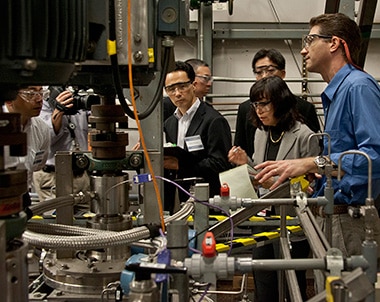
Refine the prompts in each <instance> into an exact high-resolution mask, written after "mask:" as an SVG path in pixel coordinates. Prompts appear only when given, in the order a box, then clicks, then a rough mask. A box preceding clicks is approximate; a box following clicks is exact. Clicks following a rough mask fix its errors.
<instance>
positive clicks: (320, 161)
mask: <svg viewBox="0 0 380 302" xmlns="http://www.w3.org/2000/svg"><path fill="white" fill-rule="evenodd" d="M329 163H330V161H329V159H328V158H327V157H325V156H317V157H316V158H314V164H315V165H316V166H317V168H318V173H319V174H325V168H326V165H327V164H329Z"/></svg>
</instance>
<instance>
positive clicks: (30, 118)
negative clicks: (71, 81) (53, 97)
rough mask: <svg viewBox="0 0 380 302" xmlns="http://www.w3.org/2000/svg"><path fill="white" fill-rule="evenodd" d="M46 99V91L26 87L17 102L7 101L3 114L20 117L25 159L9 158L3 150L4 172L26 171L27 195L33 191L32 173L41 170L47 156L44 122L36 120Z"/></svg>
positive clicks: (37, 87)
mask: <svg viewBox="0 0 380 302" xmlns="http://www.w3.org/2000/svg"><path fill="white" fill-rule="evenodd" d="M48 97H49V90H47V89H46V90H45V89H43V88H42V86H29V87H27V88H25V89H21V90H19V92H18V94H17V96H16V99H15V100H12V101H6V102H5V105H4V111H5V112H10V113H19V114H20V118H21V130H22V131H23V132H25V133H26V135H27V154H26V156H10V155H9V146H5V147H4V163H5V168H6V169H26V170H27V175H28V180H27V181H28V189H29V192H31V191H33V190H34V186H33V178H32V177H33V172H34V171H37V170H39V169H41V168H42V167H43V166H44V165H45V162H46V159H47V157H48V154H49V147H50V135H49V129H48V127H47V126H46V124H45V123H44V121H43V120H42V119H41V118H39V117H38V116H39V114H40V112H41V109H42V103H43V101H44V99H47V98H48Z"/></svg>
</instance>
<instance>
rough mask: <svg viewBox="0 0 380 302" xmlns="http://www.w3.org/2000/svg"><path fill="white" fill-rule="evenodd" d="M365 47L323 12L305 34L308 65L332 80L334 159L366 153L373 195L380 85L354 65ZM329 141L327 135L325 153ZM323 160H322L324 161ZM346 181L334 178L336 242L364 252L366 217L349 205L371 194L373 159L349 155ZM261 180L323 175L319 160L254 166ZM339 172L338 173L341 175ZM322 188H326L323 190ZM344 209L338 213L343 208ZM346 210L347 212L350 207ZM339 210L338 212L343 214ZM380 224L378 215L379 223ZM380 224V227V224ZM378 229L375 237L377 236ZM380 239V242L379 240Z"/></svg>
mask: <svg viewBox="0 0 380 302" xmlns="http://www.w3.org/2000/svg"><path fill="white" fill-rule="evenodd" d="M359 50H360V31H359V27H358V26H357V24H356V23H355V22H354V21H353V20H351V19H350V18H348V17H347V16H346V15H344V14H341V13H337V14H323V15H320V16H317V17H314V18H312V19H311V20H310V33H309V34H308V35H307V36H305V37H304V48H303V49H302V50H301V54H302V55H303V56H304V59H305V64H306V68H307V70H308V71H310V72H316V73H319V74H321V76H322V78H323V80H324V81H326V82H327V83H328V85H327V87H326V89H325V91H324V92H323V93H322V102H323V108H324V116H325V132H327V133H328V134H329V135H330V137H331V154H330V158H331V161H332V162H333V164H338V161H339V157H340V155H341V154H342V152H344V151H348V150H358V151H362V152H365V153H366V154H368V156H369V157H370V158H371V160H372V168H373V170H372V192H371V196H372V197H374V198H378V197H379V195H380V126H379V124H378V120H379V116H380V87H379V85H378V83H377V82H376V80H375V79H374V78H373V77H371V76H370V75H369V74H367V73H365V72H363V71H362V70H361V68H360V67H358V66H356V65H355V62H356V60H357V58H358V55H359ZM327 150H328V141H327V138H325V139H324V154H325V155H326V154H327ZM322 162H323V161H322ZM341 163H342V165H341V175H343V177H342V180H341V181H340V182H339V181H338V180H337V179H336V178H334V177H333V188H334V204H335V205H334V214H336V215H333V234H334V236H333V239H332V246H334V247H337V248H339V249H340V250H341V251H342V252H343V255H345V256H350V255H356V254H361V242H362V240H363V239H364V234H365V227H364V219H363V217H362V218H353V217H350V216H349V215H348V214H347V206H348V205H352V206H360V205H363V204H364V203H365V199H366V197H367V196H368V191H367V190H368V163H367V159H366V158H365V157H364V156H361V155H357V154H356V155H354V154H349V155H346V156H344V157H343V158H342V160H341ZM255 168H256V169H262V170H261V172H260V173H259V174H258V175H257V179H259V181H260V182H264V181H265V180H266V179H268V178H269V177H272V176H274V175H278V176H279V178H278V181H277V182H276V183H275V184H274V185H273V186H272V188H271V189H274V188H275V187H277V186H278V185H279V184H280V183H282V182H283V181H284V180H285V179H287V178H289V177H294V176H299V175H302V174H306V173H318V172H319V173H321V172H322V171H321V169H322V170H323V168H324V166H323V163H322V164H321V162H320V161H319V159H318V158H302V159H296V160H285V161H272V162H266V163H263V164H260V165H257V166H256V167H255ZM336 175H337V172H336V171H335V173H333V176H336ZM321 191H322V192H323V187H322V188H321ZM338 209H339V211H338ZM345 209H346V210H345ZM338 214H339V215H338ZM376 222H378V219H377V221H376ZM376 228H377V226H376ZM377 231H378V230H377V229H375V235H376V236H377V235H378V233H377ZM377 242H379V241H377Z"/></svg>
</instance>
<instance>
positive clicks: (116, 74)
mask: <svg viewBox="0 0 380 302" xmlns="http://www.w3.org/2000/svg"><path fill="white" fill-rule="evenodd" d="M109 39H110V41H115V40H116V26H115V2H114V0H110V1H109ZM171 50H172V47H165V51H164V65H163V69H162V73H161V77H160V80H159V83H158V87H157V90H156V93H155V95H154V97H153V101H152V103H151V104H150V106H149V107H148V108H147V109H146V110H145V111H144V112H142V113H139V114H138V118H139V119H144V118H146V117H148V116H149V115H150V114H151V113H152V112H153V111H154V109H155V108H156V106H157V104H159V103H160V102H161V100H162V89H163V87H164V83H165V76H166V73H167V71H168V68H169V59H170V55H171ZM110 60H111V69H112V77H113V83H114V87H115V90H116V94H117V96H118V98H119V102H120V105H121V107H122V108H123V110H124V112H125V113H126V114H127V115H128V116H129V117H130V118H132V119H134V118H135V116H134V114H133V111H132V110H131V109H130V108H129V106H128V104H127V102H126V100H125V98H124V94H123V87H122V84H121V80H120V71H119V63H118V59H117V53H116V54H112V55H110Z"/></svg>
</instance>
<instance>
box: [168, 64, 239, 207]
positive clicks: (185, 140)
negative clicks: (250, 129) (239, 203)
mask: <svg viewBox="0 0 380 302" xmlns="http://www.w3.org/2000/svg"><path fill="white" fill-rule="evenodd" d="M194 79H195V72H194V70H193V68H192V67H191V65H190V64H188V63H185V62H176V66H175V69H174V70H173V71H171V72H169V73H168V74H167V75H166V80H165V91H166V93H167V94H168V96H169V97H170V100H171V101H172V103H173V104H174V105H175V106H176V107H177V109H176V111H175V112H174V114H173V115H172V116H170V117H169V118H168V119H167V120H166V121H165V123H164V132H165V136H166V142H167V143H172V144H175V145H176V146H178V147H180V148H182V149H183V150H184V152H182V153H183V154H182V156H179V157H178V158H175V157H173V156H166V157H165V158H164V168H165V169H170V170H174V171H177V175H176V177H177V178H188V177H201V178H203V179H204V181H205V182H207V183H209V185H210V197H213V196H214V195H219V194H220V182H219V173H220V172H222V171H225V170H228V169H230V168H231V164H230V163H229V162H228V159H227V154H228V151H229V150H230V149H231V147H232V143H231V142H232V139H231V129H230V126H229V124H228V122H227V120H226V119H225V118H224V117H223V116H222V115H221V114H220V113H219V112H218V111H217V110H215V109H214V108H213V107H212V106H210V105H209V104H206V103H205V102H202V101H200V100H199V98H198V97H197V96H196V95H195V87H194ZM189 186H190V185H189V184H184V188H185V189H186V190H188V189H189ZM171 188H172V186H171ZM167 189H169V186H166V188H165V190H167ZM165 195H166V194H165ZM165 197H166V196H165ZM179 199H180V201H181V202H183V201H186V200H187V199H188V196H187V195H186V194H183V193H182V192H181V191H179ZM164 202H165V208H166V209H167V210H171V207H172V206H173V204H174V200H164Z"/></svg>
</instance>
